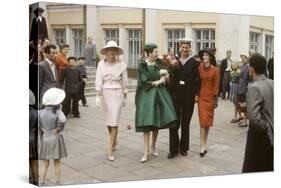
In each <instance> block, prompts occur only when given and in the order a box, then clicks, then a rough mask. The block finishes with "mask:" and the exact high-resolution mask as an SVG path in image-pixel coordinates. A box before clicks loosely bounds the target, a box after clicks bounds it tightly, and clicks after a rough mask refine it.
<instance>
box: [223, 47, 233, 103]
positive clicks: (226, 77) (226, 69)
mask: <svg viewBox="0 0 281 188" xmlns="http://www.w3.org/2000/svg"><path fill="white" fill-rule="evenodd" d="M230 57H231V51H230V50H228V51H227V52H226V58H224V59H223V60H222V61H221V66H220V76H221V78H220V91H221V92H222V99H223V100H226V93H227V98H229V91H230V78H231V74H230V73H231V70H232V68H231V63H232V60H231V59H230Z"/></svg>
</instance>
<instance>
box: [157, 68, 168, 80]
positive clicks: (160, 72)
mask: <svg viewBox="0 0 281 188" xmlns="http://www.w3.org/2000/svg"><path fill="white" fill-rule="evenodd" d="M159 74H160V76H165V78H166V79H168V78H169V76H170V75H169V73H168V71H167V70H166V69H160V71H159Z"/></svg>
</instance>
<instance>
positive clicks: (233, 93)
mask: <svg viewBox="0 0 281 188" xmlns="http://www.w3.org/2000/svg"><path fill="white" fill-rule="evenodd" d="M239 75H240V70H239V69H238V66H237V64H234V65H232V71H231V81H230V96H229V100H230V101H231V102H233V104H234V118H233V119H232V120H231V122H230V123H237V122H239V121H240V120H241V113H240V111H239V108H238V95H237V91H238V83H239ZM238 113H239V118H237V114H238Z"/></svg>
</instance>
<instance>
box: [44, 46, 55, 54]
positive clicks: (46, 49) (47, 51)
mask: <svg viewBox="0 0 281 188" xmlns="http://www.w3.org/2000/svg"><path fill="white" fill-rule="evenodd" d="M51 49H57V47H56V46H55V45H54V44H48V45H47V46H46V47H45V49H44V52H45V53H46V54H50V52H51Z"/></svg>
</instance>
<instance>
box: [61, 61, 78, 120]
mask: <svg viewBox="0 0 281 188" xmlns="http://www.w3.org/2000/svg"><path fill="white" fill-rule="evenodd" d="M67 60H68V62H69V64H70V67H67V68H66V69H64V71H63V74H62V77H61V81H62V82H63V81H65V88H64V90H65V93H66V96H65V99H64V101H63V106H62V111H63V113H64V115H65V116H66V117H67V116H68V114H69V112H70V106H71V101H72V113H73V115H74V117H75V118H80V112H79V108H78V101H79V99H80V90H81V85H82V81H83V79H82V76H81V73H80V71H79V70H78V69H77V66H78V63H77V62H76V58H75V57H69V58H68V59H67Z"/></svg>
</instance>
